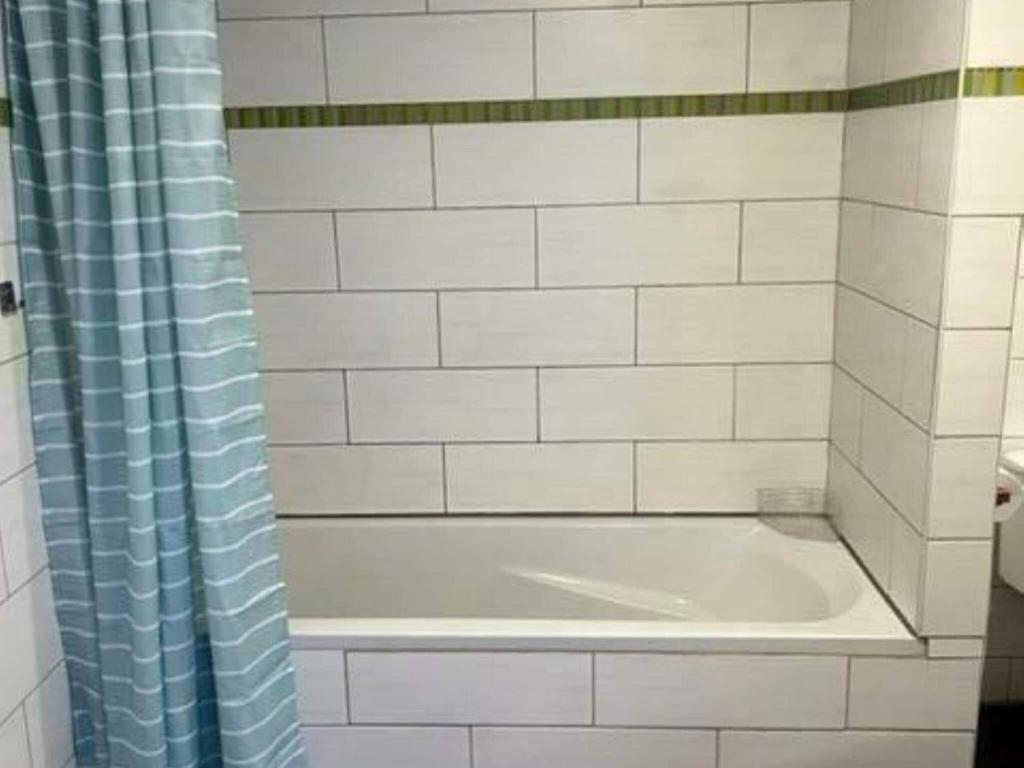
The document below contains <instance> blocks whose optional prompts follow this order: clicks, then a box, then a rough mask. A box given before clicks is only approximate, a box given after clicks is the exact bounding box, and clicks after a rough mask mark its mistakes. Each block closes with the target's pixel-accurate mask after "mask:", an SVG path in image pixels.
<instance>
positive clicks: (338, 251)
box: [253, 211, 344, 294]
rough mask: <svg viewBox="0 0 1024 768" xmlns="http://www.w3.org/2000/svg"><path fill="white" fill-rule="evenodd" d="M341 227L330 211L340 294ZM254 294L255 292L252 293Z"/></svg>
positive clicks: (336, 277) (335, 269)
mask: <svg viewBox="0 0 1024 768" xmlns="http://www.w3.org/2000/svg"><path fill="white" fill-rule="evenodd" d="M340 226H341V222H340V221H339V219H338V212H337V211H331V240H332V241H333V243H334V277H335V281H336V284H337V287H338V292H341V291H342V290H343V288H344V286H343V285H342V282H341V238H340V237H338V227H340ZM253 293H254V294H255V293H256V291H253Z"/></svg>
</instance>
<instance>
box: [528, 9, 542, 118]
mask: <svg viewBox="0 0 1024 768" xmlns="http://www.w3.org/2000/svg"><path fill="white" fill-rule="evenodd" d="M530 41H531V44H532V47H533V57H532V59H531V62H530V64H531V67H532V75H533V78H532V88H533V98H534V99H536V98H537V92H538V90H539V89H538V80H539V79H540V72H539V70H540V66H539V64H540V56H539V51H538V49H537V11H533V12H532V13H531V14H530Z"/></svg>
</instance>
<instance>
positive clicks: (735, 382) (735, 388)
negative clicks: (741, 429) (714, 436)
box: [731, 365, 740, 440]
mask: <svg viewBox="0 0 1024 768" xmlns="http://www.w3.org/2000/svg"><path fill="white" fill-rule="evenodd" d="M739 378H740V367H739V365H734V366H732V414H731V415H732V439H733V440H736V439H737V438H736V422H737V421H738V417H737V413H738V410H739V399H740V392H739Z"/></svg>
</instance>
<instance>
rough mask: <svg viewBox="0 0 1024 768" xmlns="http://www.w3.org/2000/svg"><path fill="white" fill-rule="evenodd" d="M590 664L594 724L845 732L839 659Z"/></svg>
mask: <svg viewBox="0 0 1024 768" xmlns="http://www.w3.org/2000/svg"><path fill="white" fill-rule="evenodd" d="M595 664H596V667H595V671H594V685H595V692H594V693H595V702H596V703H595V706H596V713H595V715H596V723H597V724H598V725H648V726H678V727H710V728H744V727H750V728H756V727H761V728H787V727H790V728H800V727H803V728H837V727H842V725H843V716H844V713H845V707H846V700H845V699H846V659H843V658H838V657H835V658H833V657H828V656H820V657H809V656H686V655H643V654H614V655H613V654H597V656H596V658H595ZM782 690H784V691H787V692H788V695H786V696H782V697H780V696H779V691H782Z"/></svg>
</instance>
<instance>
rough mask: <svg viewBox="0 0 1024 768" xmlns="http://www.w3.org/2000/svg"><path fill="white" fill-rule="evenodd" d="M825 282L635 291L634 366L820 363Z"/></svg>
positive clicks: (827, 347)
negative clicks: (650, 364) (635, 350)
mask: <svg viewBox="0 0 1024 768" xmlns="http://www.w3.org/2000/svg"><path fill="white" fill-rule="evenodd" d="M834 298H835V292H834V289H833V287H832V286H831V285H770V286H769V285H740V286H728V287H726V286H723V287H693V288H641V289H640V295H639V319H638V326H639V327H638V332H637V338H638V344H639V349H638V355H639V361H640V363H743V362H751V363H753V362H757V363H767V362H827V361H830V360H831V359H832V316H833V306H834Z"/></svg>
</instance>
